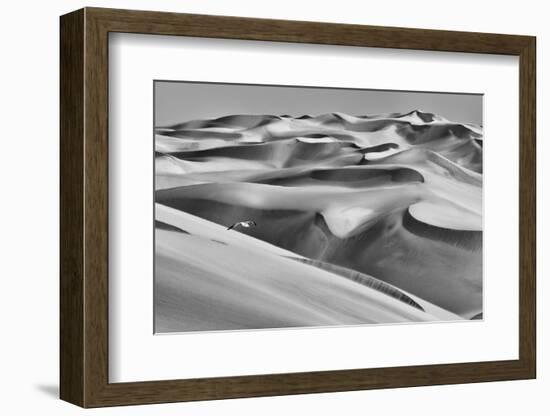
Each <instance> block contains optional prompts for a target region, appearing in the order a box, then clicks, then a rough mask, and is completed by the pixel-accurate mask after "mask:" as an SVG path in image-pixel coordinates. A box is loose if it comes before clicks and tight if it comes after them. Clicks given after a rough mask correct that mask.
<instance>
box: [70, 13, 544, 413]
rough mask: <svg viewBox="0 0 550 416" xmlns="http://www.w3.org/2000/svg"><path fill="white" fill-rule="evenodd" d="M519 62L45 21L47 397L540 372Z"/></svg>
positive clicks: (462, 53)
mask: <svg viewBox="0 0 550 416" xmlns="http://www.w3.org/2000/svg"><path fill="white" fill-rule="evenodd" d="M535 49H536V48H535V38H534V37H530V36H518V35H500V34H486V33H467V32H451V31H435V30H421V29H404V28H390V27H375V26H360V25H342V24H328V23H317V22H296V21H283V20H264V19H251V18H240V17H226V16H206V15H190V14H176V13H160V12H146V11H130V10H114V9H99V8H85V9H81V10H78V11H75V12H72V13H70V14H67V15H65V16H62V17H61V51H60V52H61V178H60V180H61V273H60V274H61V276H60V278H61V289H60V290H61V293H60V295H61V305H60V323H61V334H60V337H61V351H60V358H61V365H60V367H61V368H60V371H61V388H60V395H61V398H62V399H63V400H66V401H69V402H71V403H74V404H77V405H79V406H82V407H101V406H115V405H128V404H146V403H162V402H177V401H190V400H212V399H224V398H237V397H254V396H267V395H285V394H303V393H319V392H335V391H349V390H363V389H377V388H397V387H409V386H422V385H436V384H454V383H472V382H487V381H499V380H516V379H529V378H535V375H536V334H535V310H536V307H535V298H536V296H535V294H536V292H535V248H536V246H535V244H536V236H535V223H536V212H535V198H536V196H535V159H536V158H535V156H536V153H535V111H536V97H535Z"/></svg>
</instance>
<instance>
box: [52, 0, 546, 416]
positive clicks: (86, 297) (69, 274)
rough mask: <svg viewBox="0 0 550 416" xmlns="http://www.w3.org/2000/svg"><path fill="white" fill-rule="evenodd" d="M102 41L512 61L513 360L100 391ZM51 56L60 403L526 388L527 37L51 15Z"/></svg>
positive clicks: (104, 218)
mask: <svg viewBox="0 0 550 416" xmlns="http://www.w3.org/2000/svg"><path fill="white" fill-rule="evenodd" d="M109 32H128V33H144V34H154V35H182V36H195V37H206V38H230V39H248V40H263V41H279V42H299V43H312V44H331V45H347V46H369V47H383V48H399V49H421V50H432V51H450V52H472V53H484V54H504V55H516V56H519V65H520V105H519V108H518V111H519V114H520V143H519V152H520V189H519V192H520V224H519V225H520V253H519V254H520V267H519V271H518V273H519V305H520V308H519V309H520V314H519V335H520V342H519V359H518V360H510V361H491V362H472V363H460V364H444V365H421V366H407V367H391V368H371V369H356V370H338V371H323V372H308V373H289V374H267V375H254V376H239V377H220V378H204V379H185V380H169V381H146V382H136V383H109V380H108V359H109V358H108V221H109V218H108V203H107V198H108V155H107V151H108V128H107V123H108V65H109V63H108V34H109ZM60 46H61V92H60V94H61V95H60V101H61V121H60V123H61V155H60V160H61V182H60V186H61V200H60V204H61V218H60V221H61V230H60V231H61V243H60V253H61V255H60V261H61V267H60V275H61V276H60V277H61V283H60V297H61V300H60V308H61V313H60V326H61V328H60V330H61V334H60V342H61V347H60V359H61V366H60V367H61V368H60V372H61V374H60V375H61V386H60V396H61V398H62V399H63V400H66V401H68V402H71V403H74V404H77V405H79V406H82V407H100V406H113V405H129V404H144V403H161V402H176V401H190V400H211V399H225V398H237V397H252V396H270V395H283V394H301V393H320V392H336V391H350V390H363V389H378V388H396V387H408V386H422V385H437V384H453V383H473V382H486V381H497V380H518V379H529V378H535V376H536V333H535V330H536V327H535V319H536V318H535V311H536V306H535V293H536V292H535V291H536V289H535V280H536V279H535V264H536V259H535V249H536V241H535V240H536V239H535V229H536V227H535V223H536V211H535V209H536V208H535V202H536V195H535V180H536V178H535V172H536V170H535V126H536V119H535V106H536V97H535V93H536V91H535V51H536V47H535V38H534V37H530V36H516V35H500V34H486V33H469V32H450V31H435V30H421V29H403V28H391V27H376V26H360V25H342V24H328V23H315V22H296V21H283V20H264V19H251V18H240V17H222V16H206V15H189V14H176V13H161V12H146V11H130V10H114V9H99V8H85V9H81V10H78V11H75V12H72V13H69V14H67V15H64V16H62V17H61V45H60Z"/></svg>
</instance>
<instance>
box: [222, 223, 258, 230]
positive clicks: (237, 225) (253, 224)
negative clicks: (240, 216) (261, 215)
mask: <svg viewBox="0 0 550 416" xmlns="http://www.w3.org/2000/svg"><path fill="white" fill-rule="evenodd" d="M255 226H256V223H255V222H254V221H240V222H236V223H235V224H233V225H231V226H229V227H227V229H228V230H232V229H233V228H236V227H243V228H250V227H255Z"/></svg>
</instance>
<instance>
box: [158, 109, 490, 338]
mask: <svg viewBox="0 0 550 416" xmlns="http://www.w3.org/2000/svg"><path fill="white" fill-rule="evenodd" d="M156 152H157V153H156V161H155V168H156V172H155V173H156V189H157V190H156V193H155V195H156V196H155V199H156V202H157V203H158V205H157V221H159V223H158V224H157V226H156V230H157V231H156V233H157V234H156V235H157V239H156V241H157V247H156V250H157V270H156V271H157V273H156V279H157V280H156V282H157V283H156V284H157V285H159V286H158V287H161V288H162V289H159V291H158V292H157V293H158V296H159V298H157V299H156V305H157V306H158V308H157V311H161V312H158V313H159V314H160V315H158V316H162V319H161V318H159V319H161V321H162V323H159V328H161V330H162V331H183V330H199V329H201V328H203V329H236V328H237V329H238V328H254V327H255V328H269V327H271V328H273V327H285V326H315V325H333V324H334V325H339V324H346V323H347V324H352V323H357V322H359V323H360V322H363V323H373V322H378V323H384V322H403V321H409V320H412V321H414V320H418V321H422V320H445V319H447V320H448V319H457V317H460V318H461V319H470V318H472V317H474V316H477V315H479V314H480V313H482V174H481V172H482V130H481V128H480V127H478V126H474V125H471V124H467V123H457V122H452V121H449V120H446V119H445V118H443V117H441V116H438V115H435V114H431V113H424V112H421V111H411V112H409V113H406V114H395V113H394V114H385V115H377V116H353V115H347V114H343V113H330V114H322V115H317V116H315V115H304V116H299V117H291V116H289V115H281V116H262V115H235V116H227V117H222V118H218V119H214V120H195V121H189V122H185V123H179V124H177V125H172V126H167V127H163V128H159V129H158V130H157V136H156ZM159 213H163V214H162V215H163V216H164V217H166V218H164V217H163V218H159V215H160V214H159ZM243 220H253V221H255V223H256V224H257V226H256V227H253V228H250V229H239V231H231V232H226V231H225V228H226V227H227V226H229V225H230V224H233V223H235V222H239V221H243ZM197 224H200V227H198V226H197ZM190 227H194V228H193V230H191V229H189V228H190ZM212 227H218V228H215V230H216V231H215V232H213V231H212ZM220 227H221V228H220ZM205 230H210V231H205ZM220 230H224V231H223V232H222V231H220ZM187 233H189V234H187ZM229 235H230V236H231V238H230V239H229V240H227V239H226V237H227V236H229ZM238 236H240V237H238ZM251 242H253V244H252V243H251ZM251 247H253V249H252V248H251ZM250 250H253V251H254V257H255V258H257V259H258V260H260V259H261V265H259V264H257V263H258V262H256V261H255V262H253V263H252V264H251V266H250V267H248V266H243V264H242V263H243V262H245V263H246V261H244V260H243V258H245V257H243V256H249V255H250ZM277 250H281V251H277ZM199 252H200V253H199ZM266 256H267V257H268V258H266V259H264V257H266ZM228 257H229V258H231V260H230V259H229V258H228ZM214 258H216V260H215V262H213V263H212V264H210V263H209V259H214ZM296 258H300V259H301V260H300V261H296V260H295V259H296ZM214 263H216V264H217V266H216V267H218V268H215V267H214ZM237 263H238V264H237ZM264 265H265V266H266V267H267V266H268V265H269V267H270V268H273V269H274V270H277V271H278V274H274V273H273V272H268V270H267V269H265V270H264V269H263V266H264ZM254 270H256V271H257V273H258V274H259V275H261V277H258V280H255V281H254V282H255V283H253V284H252V283H251V281H249V280H247V279H252V274H253V271H254ZM262 270H263V271H262ZM225 271H227V273H228V276H229V275H230V276H231V277H228V276H225V275H224V272H225ZM316 273H317V274H316ZM289 276H290V277H289ZM315 276H318V277H315ZM350 276H356V277H357V276H367V277H365V278H357V279H355V280H354V279H350ZM228 279H229V280H228ZM370 279H373V280H370ZM358 280H362V282H363V283H365V282H371V283H372V282H379V284H378V283H377V284H373V285H371V286H369V285H365V284H360V282H358ZM260 282H261V283H260ZM298 282H299V283H298ZM335 282H338V283H335ZM343 282H346V283H343ZM352 283H353V285H352V286H349V284H352ZM297 284H299V287H297V286H296V285H297ZM384 285H389V286H384ZM241 286H242V287H241ZM375 287H376V288H378V289H380V288H381V287H384V288H386V289H384V290H387V293H385V296H386V297H384V298H382V299H383V300H384V301H383V302H381V301H380V299H378V296H379V295H380V293H382V292H383V290H382V292H381V291H380V290H376V289H373V288H375ZM387 288H394V289H395V290H396V291H397V292H392V290H394V289H387ZM367 289H368V290H374V291H375V292H376V296H374V295H372V293H371V292H369V291H368V290H367ZM331 290H334V291H335V293H334V294H333V295H330V291H331ZM365 290H367V291H365ZM293 291H298V293H294V292H293ZM233 292H235V293H233ZM259 292H261V293H262V295H261V296H259V294H258V293H259ZM390 292H391V293H393V294H394V295H395V293H397V294H398V295H397V296H388V293H390ZM239 293H241V295H242V294H244V293H246V298H247V299H248V297H249V296H250V297H254V299H255V300H250V302H249V301H248V300H247V301H244V303H245V305H240V306H239ZM402 294H405V295H403V297H402V296H401V295H402ZM371 295H372V296H371ZM243 296H244V295H243ZM331 296H334V297H333V298H331ZM373 296H374V297H373ZM387 297H389V298H391V299H392V300H388V299H386V298H387ZM329 298H330V300H329ZM193 299H194V300H193ZM256 299H261V302H260V301H258V302H256ZM404 299H414V302H417V301H418V302H419V304H423V305H425V306H426V305H427V307H428V309H424V311H423V310H421V309H418V308H416V307H415V306H414V305H413V303H414V302H407V301H404ZM393 302H398V303H397V304H395V305H394V303H393ZM241 303H243V301H242V298H241ZM213 304H215V305H218V306H219V308H213V306H212V305H213ZM312 304H314V305H315V306H312ZM321 304H322V306H321ZM184 305H188V306H184ZM189 305H194V306H192V307H190V306H189ZM207 305H210V308H213V309H211V310H210V311H209V312H208V311H206V309H208V308H207V307H206V306H207ZM262 305H263V306H262ZM404 305H406V307H405V306H404ZM190 308H191V309H190ZM403 308H404V309H403ZM411 308H412V309H415V311H410V310H409V309H411ZM282 309H284V310H285V311H283V310H282ZM162 311H163V312H162ZM214 311H217V312H214ZM418 313H420V315H418ZM201 314H206V316H202V315H201ZM217 314H220V316H218V315H217ZM247 314H253V315H254V316H255V318H254V319H252V320H251V318H245V316H246V315H247ZM214 315H215V316H214ZM175 317H176V318H175Z"/></svg>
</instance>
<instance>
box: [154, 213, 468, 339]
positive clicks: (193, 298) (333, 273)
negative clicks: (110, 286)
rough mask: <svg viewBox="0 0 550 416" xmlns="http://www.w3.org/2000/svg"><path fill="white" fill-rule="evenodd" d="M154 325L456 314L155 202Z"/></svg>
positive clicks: (179, 327)
mask: <svg viewBox="0 0 550 416" xmlns="http://www.w3.org/2000/svg"><path fill="white" fill-rule="evenodd" d="M156 211H157V218H159V219H160V220H159V221H160V222H161V223H162V224H169V225H170V227H167V226H164V227H159V228H157V236H156V253H157V257H156V262H155V272H156V273H155V310H156V314H155V330H156V331H157V332H178V331H196V330H234V329H261V328H275V327H308V326H329V325H357V324H365V323H371V324H372V323H380V322H384V323H397V322H411V321H414V322H419V321H434V320H457V319H460V318H459V317H457V316H456V315H453V314H450V313H448V312H446V311H444V310H442V309H440V308H437V307H435V306H434V305H431V304H430V303H428V302H425V301H423V300H422V299H419V298H416V297H410V296H409V295H408V294H406V293H405V292H402V291H400V290H398V289H397V288H392V287H390V286H384V283H383V282H379V283H378V284H376V279H374V278H371V277H370V276H366V277H365V278H369V279H370V281H369V282H368V284H366V283H362V282H361V281H358V280H357V279H356V280H353V279H351V278H349V276H346V275H345V272H343V271H342V270H339V269H334V270H326V268H324V267H323V266H320V265H315V264H312V263H311V262H310V261H307V259H304V258H301V257H299V256H296V255H294V254H293V253H291V252H287V251H285V250H283V249H280V248H278V247H275V246H271V245H269V244H267V243H264V242H262V241H260V240H257V239H255V238H252V237H249V236H246V235H244V234H241V233H238V232H235V231H229V232H228V231H227V230H226V229H225V227H222V226H219V225H217V224H214V223H211V222H208V221H205V220H203V219H200V218H198V217H194V216H192V215H189V214H186V213H183V212H180V211H177V210H173V209H170V208H167V207H164V206H162V205H157V207H156Z"/></svg>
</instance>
